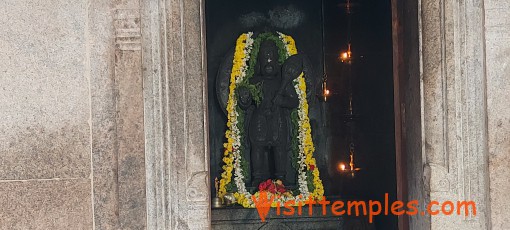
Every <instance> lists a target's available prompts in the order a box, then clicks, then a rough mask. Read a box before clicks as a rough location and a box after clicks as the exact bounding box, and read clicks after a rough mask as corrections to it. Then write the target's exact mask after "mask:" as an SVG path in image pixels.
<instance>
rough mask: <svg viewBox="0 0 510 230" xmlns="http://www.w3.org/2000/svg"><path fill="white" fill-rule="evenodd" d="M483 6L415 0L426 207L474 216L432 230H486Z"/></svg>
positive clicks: (436, 220)
mask: <svg viewBox="0 0 510 230" xmlns="http://www.w3.org/2000/svg"><path fill="white" fill-rule="evenodd" d="M483 7H484V6H483V0H467V1H447V0H439V1H438V0H422V1H421V50H422V56H421V62H422V75H421V77H422V84H421V88H422V90H423V95H422V116H423V122H424V123H423V129H422V133H423V137H422V138H423V139H422V146H423V153H424V154H423V156H424V159H425V161H424V162H425V167H424V176H425V183H428V185H427V186H426V188H428V189H429V192H430V194H429V195H430V198H429V199H430V200H437V201H439V202H444V201H453V202H454V203H455V204H456V202H457V201H458V200H468V201H475V202H476V208H477V213H476V216H475V217H464V216H458V215H456V214H453V215H451V216H445V215H437V216H432V217H431V228H432V229H487V228H489V227H490V216H489V205H488V204H489V198H488V194H489V181H488V175H489V173H488V150H487V123H486V119H487V109H486V101H487V97H486V89H487V84H486V79H485V35H484V34H485V31H484V8H483ZM416 179H417V178H416ZM436 208H438V207H436ZM439 208H440V207H439ZM455 211H456V210H455Z"/></svg>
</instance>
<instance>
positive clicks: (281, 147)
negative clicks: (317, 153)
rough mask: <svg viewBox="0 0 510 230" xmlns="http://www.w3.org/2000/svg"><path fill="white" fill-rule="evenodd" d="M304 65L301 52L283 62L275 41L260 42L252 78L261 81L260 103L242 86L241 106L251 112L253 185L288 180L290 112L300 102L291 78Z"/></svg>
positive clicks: (249, 136)
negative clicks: (265, 181) (299, 54)
mask: <svg viewBox="0 0 510 230" xmlns="http://www.w3.org/2000/svg"><path fill="white" fill-rule="evenodd" d="M302 69H303V68H302V60H301V58H300V56H298V55H294V56H292V57H290V58H288V59H287V60H286V61H285V63H284V64H283V66H281V65H280V64H279V63H278V48H277V46H276V44H275V43H274V42H273V41H270V40H266V41H264V42H262V44H261V46H260V50H259V54H258V58H257V64H256V66H255V74H254V76H253V77H252V78H251V79H250V83H251V84H260V85H261V90H262V100H261V102H260V104H259V105H258V106H254V102H253V100H252V98H251V95H250V92H249V90H248V89H247V88H243V87H241V88H239V91H238V103H239V106H240V107H241V108H242V109H244V110H247V111H248V113H249V114H250V115H249V116H246V120H245V124H246V126H245V127H246V128H247V132H246V133H247V135H248V137H247V139H248V141H249V145H250V155H251V156H250V160H251V169H252V173H251V175H252V178H251V179H252V185H253V186H258V185H259V183H260V182H262V181H263V180H266V179H268V178H272V179H279V180H281V181H284V182H285V179H286V170H287V168H288V167H287V165H288V163H289V161H290V156H289V154H290V151H291V150H290V144H291V143H290V135H291V129H292V123H291V117H290V112H291V110H292V109H294V108H297V107H298V105H299V98H298V95H297V93H296V90H295V88H294V85H293V84H292V80H294V79H296V78H297V77H298V76H299V74H300V73H301V71H302ZM271 172H272V173H271Z"/></svg>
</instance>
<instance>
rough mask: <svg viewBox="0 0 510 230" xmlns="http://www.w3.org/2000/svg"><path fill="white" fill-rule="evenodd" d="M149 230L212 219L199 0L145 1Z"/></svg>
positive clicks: (188, 225)
mask: <svg viewBox="0 0 510 230" xmlns="http://www.w3.org/2000/svg"><path fill="white" fill-rule="evenodd" d="M142 31H143V33H142V34H143V35H142V40H143V44H142V49H143V55H144V59H143V70H144V71H143V77H144V94H145V101H144V107H145V137H146V143H145V151H146V174H147V202H148V203H147V206H148V209H147V212H148V215H147V218H148V228H149V229H207V228H209V226H210V202H209V200H210V188H209V179H208V178H209V147H208V137H207V135H208V131H207V92H206V91H207V83H206V79H207V78H206V64H205V63H206V62H205V34H204V32H205V28H204V3H203V1H201V0H165V1H159V2H157V1H149V0H143V1H142Z"/></svg>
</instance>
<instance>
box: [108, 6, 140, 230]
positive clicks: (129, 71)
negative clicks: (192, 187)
mask: <svg viewBox="0 0 510 230" xmlns="http://www.w3.org/2000/svg"><path fill="white" fill-rule="evenodd" d="M113 17H114V20H113V25H114V29H115V90H116V101H115V103H116V109H117V117H116V123H117V151H118V154H117V164H118V172H117V178H118V182H117V183H118V202H119V204H118V206H119V213H118V215H119V222H120V225H119V226H120V228H121V229H126V228H130V229H143V228H145V227H146V220H147V218H146V196H145V191H146V185H145V179H146V175H145V154H144V153H145V146H144V145H145V141H144V123H143V122H144V105H143V103H144V101H143V84H142V47H141V29H140V4H139V1H138V0H128V1H121V2H118V3H117V5H116V8H115V10H114V16H113Z"/></svg>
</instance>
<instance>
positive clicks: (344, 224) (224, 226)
mask: <svg viewBox="0 0 510 230" xmlns="http://www.w3.org/2000/svg"><path fill="white" fill-rule="evenodd" d="M284 211H288V209H286V208H281V210H280V215H278V214H277V210H276V208H271V210H270V212H269V214H268V215H267V216H266V219H265V221H264V222H262V221H261V219H260V216H259V213H258V212H257V209H255V208H253V209H248V208H241V207H238V206H233V207H225V208H217V209H213V210H212V212H211V213H212V215H211V224H212V229H221V230H230V229H231V230H234V229H242V230H251V229H297V230H299V229H307V230H308V229H360V230H364V229H374V228H373V225H370V224H369V223H368V220H367V217H366V216H359V217H356V216H335V215H333V214H332V213H331V206H329V205H328V206H326V214H325V215H323V213H322V212H323V208H322V206H319V205H316V206H313V208H312V215H311V216H310V215H309V208H308V206H303V207H302V209H301V215H299V213H298V207H294V215H292V216H287V215H283V212H284Z"/></svg>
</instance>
